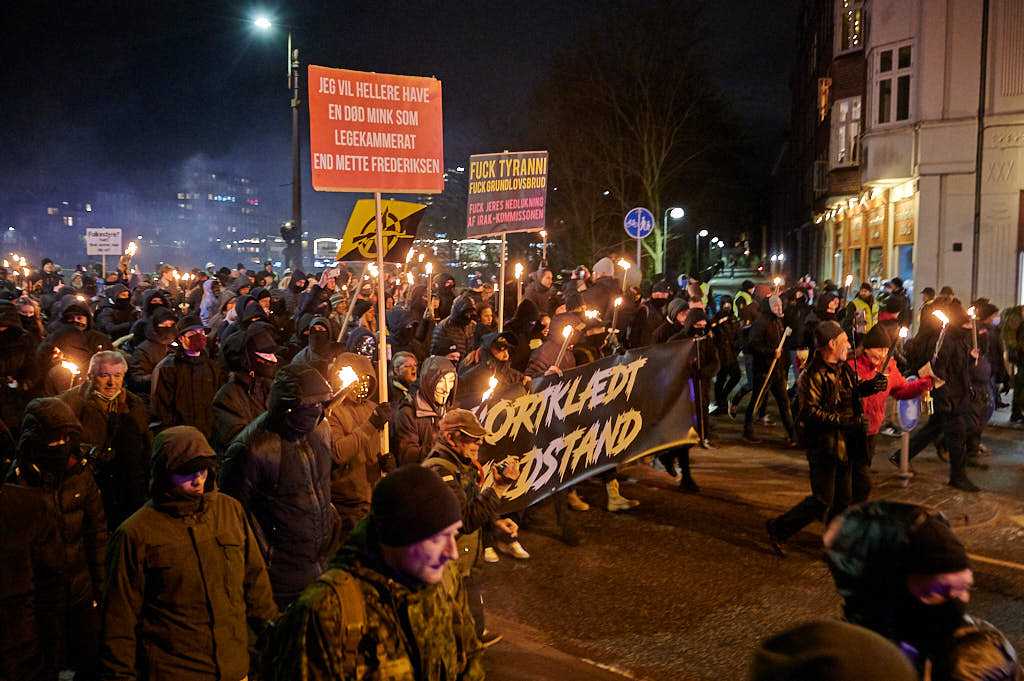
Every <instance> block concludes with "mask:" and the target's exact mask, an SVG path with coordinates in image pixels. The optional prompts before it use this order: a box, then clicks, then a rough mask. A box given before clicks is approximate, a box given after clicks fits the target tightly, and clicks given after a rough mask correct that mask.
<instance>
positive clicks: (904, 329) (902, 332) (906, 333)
mask: <svg viewBox="0 0 1024 681" xmlns="http://www.w3.org/2000/svg"><path fill="white" fill-rule="evenodd" d="M900 338H902V339H903V340H906V339H908V338H910V329H908V328H907V327H905V326H901V327H900Z"/></svg>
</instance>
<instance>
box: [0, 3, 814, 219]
mask: <svg viewBox="0 0 1024 681" xmlns="http://www.w3.org/2000/svg"><path fill="white" fill-rule="evenodd" d="M702 4H704V8H705V11H704V23H705V34H704V35H705V36H706V43H707V44H706V45H705V46H703V49H705V50H706V51H707V53H708V55H709V58H708V61H707V65H708V68H709V70H710V71H711V73H712V75H713V76H714V77H715V79H716V80H717V81H718V83H719V84H720V85H721V87H722V88H723V90H724V91H725V94H726V96H727V98H728V99H729V100H730V102H731V103H732V104H733V106H734V108H735V109H736V113H737V115H738V117H739V120H740V121H741V122H742V124H743V134H744V137H745V139H746V140H747V141H748V143H749V145H750V148H749V150H750V156H749V166H750V167H749V169H748V170H749V171H750V173H751V175H752V176H755V177H757V176H760V177H766V176H767V174H768V172H770V168H771V163H772V161H773V160H774V156H775V155H776V154H777V152H778V150H779V145H780V144H781V137H782V133H783V131H784V128H785V125H786V120H787V116H788V108H789V93H788V89H787V82H788V78H789V70H790V67H791V64H792V59H793V54H792V51H793V46H794V44H795V32H796V23H797V6H798V4H799V3H798V2H797V1H796V0H790V1H789V2H779V3H763V2H754V1H753V0H719V1H717V2H707V3H702ZM636 6H638V3H626V2H619V3H613V2H601V3H595V2H593V1H592V0H559V1H557V2H534V1H523V2H518V3H507V2H492V1H475V2H418V3H416V2H397V1H392V0H381V1H380V2H374V3H341V2H336V1H330V0H323V1H321V2H293V3H287V4H286V3H278V4H275V3H266V2H265V3H263V4H259V3H249V2H221V3H217V2H198V1H196V0H175V1H164V2H158V1H154V2H138V1H137V0H135V1H128V2H126V1H121V2H113V1H112V2H102V3H99V2H97V3H90V2H47V1H45V0H39V1H35V2H32V1H26V0H15V2H14V3H7V4H5V7H4V10H3V12H4V16H3V22H2V26H3V28H2V31H3V42H2V45H0V50H2V51H3V52H2V54H3V56H2V63H3V65H4V67H3V69H4V77H3V79H2V80H0V82H2V87H3V91H2V95H0V96H2V100H0V101H2V104H0V145H2V146H0V148H2V149H3V150H4V153H3V154H0V183H2V186H3V187H5V188H6V189H5V190H4V191H0V201H2V200H3V199H2V195H3V194H5V193H7V194H8V196H10V195H12V194H14V193H17V192H20V191H24V190H34V191H42V192H50V191H53V190H61V191H65V192H80V193H84V194H88V193H90V192H93V191H95V190H97V189H107V188H119V187H124V188H135V189H142V190H146V191H153V190H162V189H163V187H165V186H167V185H174V184H176V178H177V177H179V176H181V174H182V171H183V170H184V169H185V168H187V167H188V166H189V164H190V163H194V162H196V160H197V159H200V158H203V157H205V158H206V159H209V161H210V162H211V163H212V166H213V167H216V168H218V169H221V170H227V171H229V172H233V171H237V172H240V173H248V174H250V175H252V176H253V177H254V178H255V179H256V180H257V181H258V182H261V183H262V186H263V187H264V191H265V195H266V196H265V200H266V202H267V203H268V205H269V206H270V207H271V209H272V210H273V211H274V212H275V213H276V214H279V216H281V217H285V216H287V214H288V213H289V211H290V203H289V201H290V199H289V196H290V194H289V188H288V186H287V184H288V183H289V182H290V166H289V153H290V152H289V145H290V111H289V108H288V97H289V95H288V91H287V89H286V79H285V52H286V50H285V39H286V38H285V36H286V33H285V30H284V29H282V28H280V27H279V26H278V27H275V29H274V31H273V32H272V33H270V34H261V33H259V32H258V31H257V30H256V29H255V28H254V27H253V25H252V19H253V17H255V16H256V14H258V13H263V14H266V15H267V16H269V17H270V18H272V19H273V20H275V21H276V22H277V23H278V24H279V25H280V24H287V25H288V26H290V27H292V29H293V32H294V34H295V36H296V41H297V44H298V46H299V48H300V50H301V59H302V61H303V63H304V64H305V63H315V64H321V65H325V66H335V67H344V68H352V69H360V70H376V71H385V72H393V73H402V74H410V75H433V76H436V77H438V78H440V79H441V80H442V81H443V88H444V109H445V147H446V163H447V165H449V166H454V165H459V164H464V163H465V159H466V157H467V156H468V155H469V154H470V153H476V152H488V151H496V150H500V149H501V148H503V147H507V146H509V144H508V143H507V140H513V141H514V140H515V139H516V138H517V137H518V136H520V135H521V134H522V133H523V132H524V131H525V130H527V129H528V127H529V124H530V121H529V115H528V110H527V108H528V107H527V105H528V102H529V99H530V95H531V92H532V91H533V88H534V87H535V85H536V84H537V83H538V82H540V80H541V79H543V77H544V76H545V75H546V74H547V73H548V71H547V68H548V65H549V63H550V60H551V57H552V55H553V54H554V53H555V52H556V50H559V49H563V48H565V47H566V46H567V45H571V43H572V41H573V39H574V36H577V35H579V34H580V32H581V31H586V30H587V29H588V27H589V26H590V25H591V22H594V21H596V20H597V18H598V17H596V16H595V12H602V13H604V15H603V16H621V14H619V13H625V12H628V11H630V9H631V8H633V7H636ZM652 49H655V46H653V45H652ZM663 49H672V47H671V45H669V46H663ZM710 55H713V56H710ZM302 120H303V123H304V124H305V123H306V122H307V114H306V113H305V111H303V115H302ZM302 136H303V137H302V139H303V146H304V148H303V160H304V162H305V164H306V165H305V166H304V171H303V180H304V203H305V210H304V213H305V218H306V222H307V224H308V225H311V226H313V227H314V229H315V228H316V226H318V225H320V224H324V223H334V224H337V222H338V221H339V220H340V217H339V216H340V215H341V214H344V213H347V209H346V208H345V206H346V205H347V203H348V201H349V200H350V198H347V197H344V196H337V195H316V194H315V193H314V192H313V191H312V189H311V188H310V187H309V175H308V156H307V155H306V153H307V151H308V149H307V145H308V132H307V131H306V130H303V133H302ZM168 189H170V190H171V191H173V190H174V187H173V186H170V187H168ZM8 192H10V193H8ZM317 231H319V230H317Z"/></svg>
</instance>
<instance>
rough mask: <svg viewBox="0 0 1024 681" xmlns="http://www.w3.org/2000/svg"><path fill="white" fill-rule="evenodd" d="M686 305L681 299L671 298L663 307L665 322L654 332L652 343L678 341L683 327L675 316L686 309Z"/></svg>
mask: <svg viewBox="0 0 1024 681" xmlns="http://www.w3.org/2000/svg"><path fill="white" fill-rule="evenodd" d="M687 306H688V303H687V302H686V301H685V300H683V299H682V298H673V299H672V300H670V301H669V302H668V304H667V305H666V306H665V321H664V323H662V324H661V326H659V327H658V328H657V330H656V331H655V332H654V338H653V342H655V343H666V342H668V341H671V340H679V339H680V338H681V337H682V336H681V335H680V334H682V332H683V325H682V324H680V323H679V321H678V320H677V319H676V316H677V315H678V314H679V313H680V312H682V311H684V310H686V309H687Z"/></svg>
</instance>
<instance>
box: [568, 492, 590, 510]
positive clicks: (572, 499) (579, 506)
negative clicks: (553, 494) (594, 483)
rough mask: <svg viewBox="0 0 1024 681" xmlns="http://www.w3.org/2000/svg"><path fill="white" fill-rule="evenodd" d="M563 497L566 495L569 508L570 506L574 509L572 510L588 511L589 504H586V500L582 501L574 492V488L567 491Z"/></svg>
mask: <svg viewBox="0 0 1024 681" xmlns="http://www.w3.org/2000/svg"><path fill="white" fill-rule="evenodd" d="M565 497H566V500H567V501H568V502H569V508H571V509H572V510H574V511H589V510H590V504H588V503H587V502H585V501H583V499H581V498H580V495H579V494H577V493H576V490H574V489H571V490H569V493H568V494H567V495H565Z"/></svg>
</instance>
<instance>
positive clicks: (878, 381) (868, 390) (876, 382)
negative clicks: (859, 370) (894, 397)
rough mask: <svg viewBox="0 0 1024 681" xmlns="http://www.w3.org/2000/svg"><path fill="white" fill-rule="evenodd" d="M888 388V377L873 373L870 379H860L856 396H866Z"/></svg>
mask: <svg viewBox="0 0 1024 681" xmlns="http://www.w3.org/2000/svg"><path fill="white" fill-rule="evenodd" d="M888 388H889V377H888V376H886V375H885V374H882V373H879V374H875V377H874V378H872V379H871V380H870V381H861V382H860V385H859V386H858V387H857V397H868V396H869V395H874V394H876V393H880V392H882V391H883V390H887V389H888Z"/></svg>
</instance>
